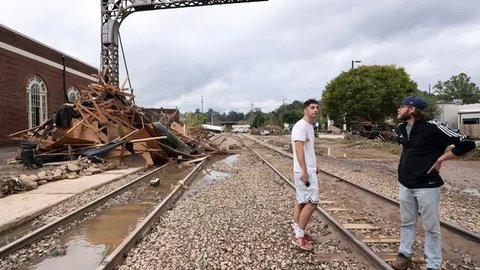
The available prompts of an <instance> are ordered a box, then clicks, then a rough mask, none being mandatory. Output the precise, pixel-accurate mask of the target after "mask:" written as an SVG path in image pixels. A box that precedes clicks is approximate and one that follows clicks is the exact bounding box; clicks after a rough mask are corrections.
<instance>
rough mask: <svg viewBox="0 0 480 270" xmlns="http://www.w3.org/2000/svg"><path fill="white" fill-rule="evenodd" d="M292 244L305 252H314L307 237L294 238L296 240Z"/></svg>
mask: <svg viewBox="0 0 480 270" xmlns="http://www.w3.org/2000/svg"><path fill="white" fill-rule="evenodd" d="M292 243H293V244H294V245H296V246H297V247H299V248H301V249H303V250H307V251H311V250H313V246H312V244H310V243H309V242H308V241H307V240H306V239H305V236H304V237H294V238H293V239H292Z"/></svg>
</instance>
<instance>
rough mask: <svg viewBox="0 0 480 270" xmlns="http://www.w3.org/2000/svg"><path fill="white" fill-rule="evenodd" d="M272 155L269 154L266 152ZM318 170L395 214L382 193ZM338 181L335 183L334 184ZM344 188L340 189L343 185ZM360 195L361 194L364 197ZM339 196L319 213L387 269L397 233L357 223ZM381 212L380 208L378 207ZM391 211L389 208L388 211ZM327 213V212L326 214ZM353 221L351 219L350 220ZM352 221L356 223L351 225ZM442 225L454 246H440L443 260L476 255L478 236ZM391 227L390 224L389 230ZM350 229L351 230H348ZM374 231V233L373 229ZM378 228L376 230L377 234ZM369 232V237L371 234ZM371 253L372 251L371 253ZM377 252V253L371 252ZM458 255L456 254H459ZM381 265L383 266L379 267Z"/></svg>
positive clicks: (346, 200) (394, 203)
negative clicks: (386, 203)
mask: <svg viewBox="0 0 480 270" xmlns="http://www.w3.org/2000/svg"><path fill="white" fill-rule="evenodd" d="M241 136H242V138H243V139H248V140H253V141H254V142H256V143H258V144H260V145H262V146H264V147H266V148H268V149H269V150H271V151H275V152H276V153H279V154H281V155H282V156H283V157H288V158H290V159H292V158H293V156H292V154H290V153H287V152H285V151H282V150H279V149H278V148H276V147H272V146H271V145H269V144H267V143H264V142H262V141H259V140H257V139H255V138H252V137H250V136H249V137H247V136H245V135H241ZM244 145H246V146H247V147H248V148H250V150H252V151H253V152H254V153H255V154H256V155H257V156H259V158H261V159H262V160H263V162H265V163H266V164H267V165H269V166H270V167H271V168H272V169H273V170H274V171H275V172H276V173H277V174H279V175H280V177H281V178H282V179H283V180H284V181H285V182H287V183H288V184H289V186H291V187H293V185H292V183H291V181H290V180H289V179H288V178H287V177H285V176H283V175H282V173H281V172H280V171H279V170H278V169H276V168H274V166H273V165H272V164H271V163H270V162H268V161H267V160H266V159H265V158H263V157H262V156H261V155H260V154H259V153H257V152H256V151H255V150H254V149H253V148H251V147H250V146H249V145H247V144H244ZM270 156H273V155H270ZM321 173H322V174H324V175H327V176H329V177H332V178H334V179H337V180H340V181H330V182H332V184H331V185H333V186H334V187H330V189H331V190H342V187H340V186H339V183H345V184H346V185H348V186H351V187H353V188H355V189H356V190H359V191H360V192H364V193H365V194H368V195H365V196H371V197H373V198H376V199H377V200H381V201H382V202H388V204H390V205H391V206H392V207H395V209H396V210H395V211H396V215H397V216H398V207H399V203H398V202H397V201H395V200H393V199H391V198H388V197H385V196H383V195H382V194H379V193H377V192H374V191H371V190H369V189H368V188H365V187H362V186H359V185H357V184H355V183H353V182H352V181H348V180H347V179H344V178H343V177H340V176H337V175H335V174H334V173H331V172H326V171H324V170H321ZM335 182H339V183H335ZM343 189H344V188H343ZM326 196H328V194H323V195H321V198H323V197H326ZM362 196H364V195H360V194H358V197H362ZM365 196H364V197H365ZM339 197H342V196H336V198H333V199H331V200H330V201H323V202H322V200H321V201H320V204H319V207H318V210H319V211H320V212H321V213H322V215H324V216H328V218H329V219H332V224H333V225H334V226H335V227H338V229H339V230H340V231H341V232H342V233H344V235H345V236H346V237H347V238H349V239H350V240H351V241H353V242H354V243H355V244H356V245H357V247H358V248H359V249H360V250H364V253H365V254H366V256H371V258H372V262H373V263H374V264H375V265H376V266H377V267H381V269H391V268H390V266H389V265H388V264H386V262H385V261H390V260H393V259H394V258H395V257H396V253H397V251H396V247H397V244H398V243H399V236H398V235H395V236H391V235H389V236H387V237H385V236H384V235H382V234H385V233H386V234H392V233H391V232H388V229H389V228H388V226H386V225H385V224H381V225H380V226H376V225H375V224H374V225H371V224H369V223H367V222H364V223H358V222H357V221H362V220H365V219H364V218H362V217H351V216H349V214H347V212H348V210H349V208H350V207H355V206H354V204H352V201H353V200H352V199H351V198H344V202H340V201H341V200H340V199H341V198H339ZM343 197H345V196H343ZM333 204H337V205H338V204H340V206H342V205H345V204H347V205H349V207H348V208H345V207H331V206H332V205H333ZM377 205H380V206H379V209H385V208H386V207H385V204H383V205H382V203H378V204H377ZM358 207H360V208H362V207H363V208H365V205H361V206H357V208H358ZM379 211H382V210H379ZM390 211H391V210H390ZM328 212H330V214H329V213H328ZM333 216H336V217H337V219H339V220H341V219H343V220H344V221H343V222H341V221H336V220H335V219H334V217H333ZM352 221H353V222H352ZM342 223H343V225H342ZM355 223H356V224H355ZM441 226H442V238H445V241H446V242H447V243H448V244H449V245H450V244H451V245H452V246H455V248H456V249H457V250H456V251H453V250H454V248H453V247H452V246H447V247H444V249H445V250H446V251H445V257H446V259H449V258H453V259H454V260H457V261H458V260H460V261H461V258H460V257H461V255H458V254H457V253H462V252H464V253H465V254H470V255H471V256H472V257H473V258H475V257H476V256H478V244H479V243H480V237H479V236H478V235H477V234H475V233H473V232H470V231H468V230H465V229H463V228H460V227H459V226H457V225H455V224H451V223H449V222H445V221H442V222H441ZM391 227H392V226H390V229H392V228H391ZM398 228H399V227H398V226H396V228H393V231H395V230H396V229H398ZM350 231H351V232H352V233H350ZM375 231H377V232H375ZM378 231H379V232H380V233H378ZM354 235H357V236H359V237H356V236H354ZM372 235H373V237H371V236H372ZM458 243H462V247H463V249H460V252H458V246H457V245H458ZM386 245H390V246H389V247H386ZM392 245H395V249H394V250H391V252H390V253H386V252H385V249H388V248H390V249H392ZM371 253H374V254H371ZM375 253H378V254H375ZM459 256H460V257H459ZM422 260H423V255H422V256H416V257H414V261H417V262H418V261H422ZM380 261H381V262H380ZM382 267H385V268H382Z"/></svg>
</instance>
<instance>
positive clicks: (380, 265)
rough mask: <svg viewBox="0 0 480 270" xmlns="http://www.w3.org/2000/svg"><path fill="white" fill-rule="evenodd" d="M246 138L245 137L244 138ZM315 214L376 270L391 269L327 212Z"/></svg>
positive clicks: (284, 178)
mask: <svg viewBox="0 0 480 270" xmlns="http://www.w3.org/2000/svg"><path fill="white" fill-rule="evenodd" d="M244 138H246V137H244ZM242 143H243V144H244V145H245V146H246V147H247V148H248V149H250V150H251V151H252V152H253V153H254V154H255V155H256V156H257V157H258V158H260V159H261V160H262V161H263V162H264V163H265V164H266V165H268V166H269V167H270V168H271V169H272V170H273V171H274V172H275V173H276V174H277V175H278V176H280V178H282V179H283V180H284V181H285V182H286V183H287V184H288V185H289V186H290V187H291V188H293V189H295V186H294V185H293V183H292V182H291V181H290V179H288V178H287V177H285V176H284V175H283V174H282V173H281V172H280V171H279V170H278V169H277V168H275V167H274V166H273V165H272V164H271V163H269V162H268V161H267V160H266V159H265V158H263V157H262V156H261V155H260V154H259V153H258V152H257V151H255V150H254V149H253V148H252V147H251V146H249V145H248V144H246V143H244V142H243V141H242ZM316 210H317V212H318V213H320V215H321V216H322V217H324V218H325V219H326V220H327V221H328V223H329V224H330V225H331V226H333V227H334V228H336V229H337V230H338V231H339V232H340V233H341V234H342V235H343V236H344V237H345V238H346V239H348V240H349V241H350V242H352V243H353V244H354V245H355V247H356V248H357V249H358V250H359V251H360V253H362V254H363V255H364V256H365V257H366V258H367V259H368V260H369V261H370V262H371V263H372V264H373V265H374V266H375V267H376V268H377V269H385V270H391V269H392V267H391V266H390V265H389V264H387V263H386V262H385V261H383V260H382V259H381V258H380V257H379V256H378V255H377V254H375V253H374V252H373V251H372V250H371V249H370V248H368V246H366V245H365V244H364V243H363V242H362V241H360V240H359V239H358V238H356V237H355V236H354V235H353V234H352V233H351V232H350V231H348V230H347V229H346V228H344V227H343V226H342V225H341V224H340V223H339V222H338V221H337V220H336V219H334V218H333V217H332V216H331V215H330V214H329V213H328V212H327V211H325V210H324V209H323V208H321V207H320V206H318V207H317V209H316Z"/></svg>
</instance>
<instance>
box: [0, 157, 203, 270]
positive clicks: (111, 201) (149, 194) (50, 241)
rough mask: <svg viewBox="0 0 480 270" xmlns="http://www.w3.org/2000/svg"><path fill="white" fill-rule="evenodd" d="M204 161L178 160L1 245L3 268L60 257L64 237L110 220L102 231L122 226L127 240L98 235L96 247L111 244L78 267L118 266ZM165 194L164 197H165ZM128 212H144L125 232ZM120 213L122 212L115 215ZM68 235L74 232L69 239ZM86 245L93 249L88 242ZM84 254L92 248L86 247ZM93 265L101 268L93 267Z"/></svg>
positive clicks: (79, 233)
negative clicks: (185, 163)
mask: <svg viewBox="0 0 480 270" xmlns="http://www.w3.org/2000/svg"><path fill="white" fill-rule="evenodd" d="M204 163H205V160H203V161H201V162H200V163H199V164H196V165H195V166H193V165H192V164H190V165H188V166H190V167H191V169H188V167H183V166H179V165H177V164H167V165H164V166H162V167H159V168H157V169H155V170H153V171H150V172H148V173H146V174H144V175H142V176H140V177H138V178H136V179H135V180H134V181H131V182H129V183H128V184H125V185H123V186H121V187H119V188H118V189H116V190H114V191H112V192H110V193H108V194H106V195H104V196H102V197H101V198H99V199H97V200H95V201H93V202H91V203H89V204H88V205H85V206H84V207H82V208H80V209H78V210H76V211H74V212H72V213H69V214H67V215H65V216H63V217H62V218H60V219H58V220H55V221H54V222H51V223H49V224H47V225H45V226H42V227H41V228H38V229H37V230H35V231H33V232H30V233H28V234H27V235H25V236H23V237H21V238H18V239H16V240H14V241H12V242H11V243H9V244H7V245H4V246H2V247H0V268H1V269H24V268H27V267H28V268H29V269H32V268H31V267H34V266H35V265H36V266H38V265H41V264H42V263H43V262H44V261H46V260H45V259H51V258H54V257H55V256H56V255H65V253H66V250H65V246H64V243H63V242H67V241H69V240H71V238H73V239H75V238H76V237H78V236H79V235H82V233H85V232H84V231H85V230H87V231H90V232H91V231H92V230H91V228H95V226H97V229H98V226H100V224H106V228H105V227H100V228H101V233H107V234H108V233H109V232H108V231H109V230H111V231H112V232H115V231H117V230H118V231H122V232H123V234H122V236H121V238H122V239H121V241H119V237H118V235H115V241H116V242H115V243H112V242H111V241H110V240H111V239H108V237H94V238H95V239H96V243H95V244H96V247H98V246H102V245H103V246H104V247H105V249H104V250H102V251H101V252H100V256H96V257H95V256H93V257H94V258H84V259H85V260H86V261H88V260H90V259H91V260H92V261H91V262H90V264H88V265H87V266H86V267H85V268H82V267H80V268H78V267H77V269H93V268H95V267H96V266H98V265H99V266H98V268H97V269H113V268H114V266H115V264H117V263H118V262H119V261H120V260H121V258H122V256H123V254H124V252H126V250H128V249H129V248H130V247H131V246H132V245H134V243H135V242H136V241H137V240H138V239H139V238H140V237H141V236H142V235H143V234H144V233H145V232H146V231H148V229H149V226H150V225H151V224H152V222H153V221H154V220H155V219H156V218H157V217H158V216H159V215H160V214H161V213H162V212H163V211H165V210H166V209H168V208H169V207H171V205H172V204H173V203H174V202H175V200H176V199H178V198H179V196H181V194H182V192H183V190H184V189H186V188H187V186H188V184H189V183H190V182H191V181H192V180H193V179H194V177H195V176H196V174H197V173H198V172H199V170H200V168H201V167H202V166H203V165H204ZM156 178H160V185H159V186H158V187H153V186H151V185H150V181H152V180H153V179H155V180H156ZM154 182H156V181H154ZM159 198H161V201H160V202H159ZM126 211H133V212H138V213H136V215H138V216H135V217H134V218H135V219H134V220H133V226H132V225H131V224H130V225H129V226H130V228H129V229H128V233H125V230H124V229H125V228H124V227H125V225H124V224H123V223H124V222H125V220H118V219H116V220H115V219H114V218H118V217H119V216H121V217H128V216H130V215H129V213H127V212H126ZM115 212H117V213H116V214H115ZM102 215H103V216H102ZM109 218H113V219H114V220H113V221H109V220H108V219H109ZM102 219H103V220H102ZM105 219H107V220H105ZM114 223H118V224H114ZM115 225H118V226H120V227H119V228H117V227H118V226H117V227H116V226H115ZM122 226H123V227H122ZM132 227H133V229H132ZM86 228H90V229H86ZM102 228H103V229H102ZM105 229H106V230H105ZM77 230H78V231H79V232H77ZM82 230H83V231H82ZM65 235H69V236H72V237H69V238H65ZM85 238H92V236H91V235H87V236H85ZM90 240H91V239H90ZM102 241H105V242H102ZM83 247H84V248H91V246H86V245H85V246H83ZM69 253H70V252H69ZM80 253H81V252H80ZM84 254H89V253H88V252H85V253H84ZM77 255H78V254H77ZM56 264H60V265H59V266H56V267H60V268H56V269H61V262H56ZM92 266H95V267H93V268H92ZM44 267H45V266H44Z"/></svg>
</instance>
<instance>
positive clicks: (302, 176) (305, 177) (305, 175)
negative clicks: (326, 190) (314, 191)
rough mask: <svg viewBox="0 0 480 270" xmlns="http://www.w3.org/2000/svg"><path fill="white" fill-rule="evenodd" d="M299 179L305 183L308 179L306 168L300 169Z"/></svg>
mask: <svg viewBox="0 0 480 270" xmlns="http://www.w3.org/2000/svg"><path fill="white" fill-rule="evenodd" d="M300 180H302V181H303V183H307V181H308V173H307V171H306V170H302V173H301V174H300Z"/></svg>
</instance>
